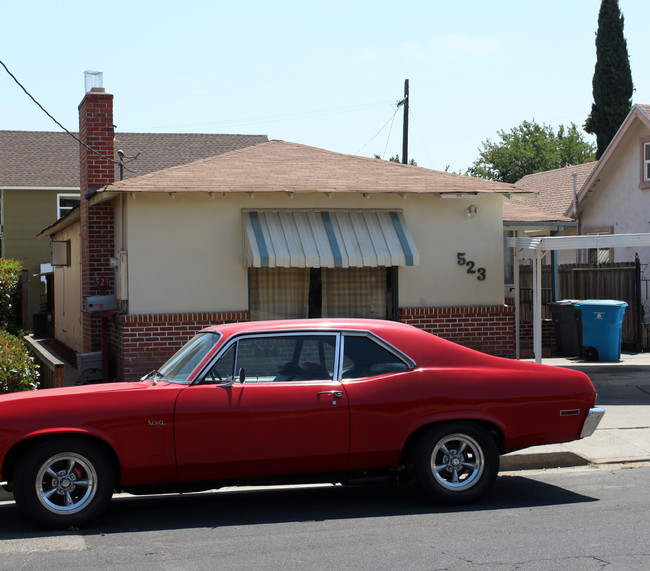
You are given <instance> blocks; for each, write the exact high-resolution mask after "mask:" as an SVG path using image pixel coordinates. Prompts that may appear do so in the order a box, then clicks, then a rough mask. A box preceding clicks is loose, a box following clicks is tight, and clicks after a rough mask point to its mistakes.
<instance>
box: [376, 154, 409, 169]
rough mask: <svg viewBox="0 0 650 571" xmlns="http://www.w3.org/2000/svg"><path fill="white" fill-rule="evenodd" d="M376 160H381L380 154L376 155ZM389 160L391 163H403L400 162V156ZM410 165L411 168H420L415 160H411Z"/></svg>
mask: <svg viewBox="0 0 650 571" xmlns="http://www.w3.org/2000/svg"><path fill="white" fill-rule="evenodd" d="M375 158H376V159H381V157H380V156H379V155H378V154H376V153H375ZM388 160H389V161H390V162H391V163H401V162H402V161H400V160H399V154H397V155H395V156H394V157H391V158H390V159H388ZM409 164H410V165H411V166H413V167H416V166H418V164H417V163H416V162H415V160H414V159H411V160H410V161H409Z"/></svg>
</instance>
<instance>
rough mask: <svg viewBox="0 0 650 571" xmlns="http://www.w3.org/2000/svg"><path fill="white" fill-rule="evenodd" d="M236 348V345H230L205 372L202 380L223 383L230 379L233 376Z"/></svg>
mask: <svg viewBox="0 0 650 571" xmlns="http://www.w3.org/2000/svg"><path fill="white" fill-rule="evenodd" d="M236 349H237V345H236V344H235V345H232V346H231V347H230V349H228V350H227V351H226V353H225V354H224V355H222V356H221V357H220V358H219V360H218V361H217V362H216V363H215V364H214V365H213V366H212V367H211V368H210V370H209V371H208V372H207V373H206V375H205V377H204V378H203V382H206V383H225V382H226V381H232V380H233V379H234V376H235V355H236Z"/></svg>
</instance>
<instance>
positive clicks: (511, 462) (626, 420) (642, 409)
mask: <svg viewBox="0 0 650 571" xmlns="http://www.w3.org/2000/svg"><path fill="white" fill-rule="evenodd" d="M543 362H544V364H547V365H553V366H556V367H567V368H570V369H576V370H580V371H583V372H585V373H587V374H588V375H589V377H590V378H591V380H592V382H593V383H594V386H595V387H596V390H597V391H598V400H597V403H596V404H597V405H598V406H600V407H602V408H604V409H605V416H604V418H603V420H602V421H601V423H600V425H599V426H598V429H597V430H596V432H595V433H594V434H593V435H592V436H590V437H589V438H585V439H583V440H576V441H574V442H568V443H566V444H549V445H547V446H535V447H533V448H526V449H525V450H520V451H518V452H513V453H511V454H507V455H505V456H502V457H501V471H502V472H507V471H516V470H537V469H544V468H563V467H571V466H586V465H589V464H610V463H625V462H648V461H650V353H634V354H623V355H621V360H620V361H618V362H616V363H599V362H596V363H590V362H584V361H581V360H579V359H573V358H561V357H554V358H550V359H545V360H544V361H543ZM77 381H78V376H77V371H76V369H75V368H74V367H71V366H66V385H74V384H75V383H76V382H77ZM11 499H12V495H11V494H8V493H7V492H5V491H4V490H3V489H2V488H0V501H7V500H11Z"/></svg>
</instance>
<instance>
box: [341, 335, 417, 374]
mask: <svg viewBox="0 0 650 571" xmlns="http://www.w3.org/2000/svg"><path fill="white" fill-rule="evenodd" d="M406 369H408V365H407V364H406V363H405V362H404V361H402V360H401V359H400V358H399V357H398V356H397V355H395V354H394V353H392V352H391V351H389V350H388V349H386V348H385V347H382V346H381V345H380V344H379V343H377V342H376V341H375V340H374V339H370V338H369V337H365V336H357V335H345V336H344V338H343V375H342V376H343V378H344V379H358V378H363V377H374V376H377V375H385V374H388V373H397V372H399V371H404V370H406Z"/></svg>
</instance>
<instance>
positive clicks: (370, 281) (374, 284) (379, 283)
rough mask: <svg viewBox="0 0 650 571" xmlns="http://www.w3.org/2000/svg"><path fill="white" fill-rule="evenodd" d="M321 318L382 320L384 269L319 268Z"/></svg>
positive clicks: (384, 299)
mask: <svg viewBox="0 0 650 571" xmlns="http://www.w3.org/2000/svg"><path fill="white" fill-rule="evenodd" d="M321 279H322V284H323V286H322V316H323V317H369V318H372V319H386V268H323V269H322V278H321Z"/></svg>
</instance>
